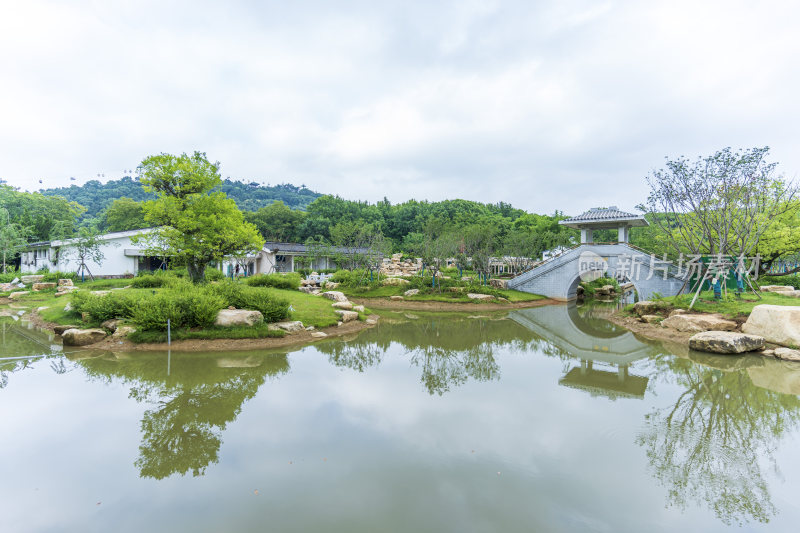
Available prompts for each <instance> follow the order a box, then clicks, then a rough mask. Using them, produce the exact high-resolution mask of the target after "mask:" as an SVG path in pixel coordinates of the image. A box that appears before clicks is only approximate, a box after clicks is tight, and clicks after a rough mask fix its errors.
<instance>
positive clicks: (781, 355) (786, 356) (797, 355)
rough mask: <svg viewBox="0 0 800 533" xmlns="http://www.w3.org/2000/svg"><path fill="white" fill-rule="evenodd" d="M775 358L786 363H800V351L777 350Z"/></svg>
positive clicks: (789, 349)
mask: <svg viewBox="0 0 800 533" xmlns="http://www.w3.org/2000/svg"><path fill="white" fill-rule="evenodd" d="M774 356H775V357H777V358H778V359H783V360H784V361H800V350H793V349H791V348H775V352H774Z"/></svg>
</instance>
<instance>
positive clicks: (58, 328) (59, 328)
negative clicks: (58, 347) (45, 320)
mask: <svg viewBox="0 0 800 533" xmlns="http://www.w3.org/2000/svg"><path fill="white" fill-rule="evenodd" d="M68 329H79V328H78V326H53V331H54V332H55V334H56V335H63V334H64V332H65V331H67V330H68Z"/></svg>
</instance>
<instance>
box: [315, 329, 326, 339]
mask: <svg viewBox="0 0 800 533" xmlns="http://www.w3.org/2000/svg"><path fill="white" fill-rule="evenodd" d="M311 336H312V337H314V338H315V339H321V338H323V337H327V336H328V334H327V333H325V332H324V331H315V332H313V333H312V334H311Z"/></svg>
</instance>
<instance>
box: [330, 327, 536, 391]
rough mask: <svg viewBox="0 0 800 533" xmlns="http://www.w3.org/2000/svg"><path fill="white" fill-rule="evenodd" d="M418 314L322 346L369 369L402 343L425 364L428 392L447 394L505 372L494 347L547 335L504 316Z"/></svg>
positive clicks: (339, 359)
mask: <svg viewBox="0 0 800 533" xmlns="http://www.w3.org/2000/svg"><path fill="white" fill-rule="evenodd" d="M412 316H413V319H406V320H392V319H391V318H390V319H389V320H385V321H384V322H383V323H382V324H381V327H380V328H377V329H373V330H369V331H366V332H364V333H363V334H361V335H360V336H358V337H357V338H355V339H353V340H350V341H349V342H331V343H326V344H321V345H318V346H317V349H318V350H319V351H321V352H323V353H325V354H327V355H328V358H329V360H330V362H331V363H332V364H334V365H336V366H340V367H346V368H350V369H352V370H356V371H358V372H363V371H364V370H365V369H366V368H369V367H374V366H377V365H378V364H380V362H381V358H382V357H383V354H385V353H386V352H387V350H388V349H389V346H390V345H392V344H395V343H396V344H399V345H401V346H402V347H403V348H404V349H405V352H406V354H407V355H408V357H409V362H410V363H411V364H412V365H413V366H415V367H417V368H419V369H420V372H421V376H420V382H421V383H422V385H423V387H424V388H425V390H426V391H427V392H428V394H431V395H434V394H435V395H440V396H441V395H443V394H444V393H445V392H448V391H450V390H452V389H453V388H454V387H458V386H460V385H463V384H464V383H466V382H467V381H468V380H469V379H473V380H475V381H492V380H497V379H499V378H500V367H499V365H498V363H497V361H496V359H495V357H494V350H495V349H497V348H498V347H500V346H513V347H514V348H516V349H520V348H522V347H525V348H527V347H528V344H529V343H530V342H535V343H538V342H540V341H541V339H539V338H538V337H537V336H536V335H535V334H533V333H532V332H530V331H527V330H526V329H525V328H523V327H520V326H519V325H518V324H516V323H514V322H511V321H508V320H505V319H504V317H503V316H493V317H488V316H472V317H467V316H465V315H452V316H445V317H442V316H441V315H436V316H431V315H425V314H421V316H420V315H412Z"/></svg>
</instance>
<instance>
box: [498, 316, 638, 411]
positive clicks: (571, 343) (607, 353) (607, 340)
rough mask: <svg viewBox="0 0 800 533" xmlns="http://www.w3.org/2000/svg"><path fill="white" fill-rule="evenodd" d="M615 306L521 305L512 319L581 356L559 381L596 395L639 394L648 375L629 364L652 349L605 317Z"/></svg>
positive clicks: (619, 395)
mask: <svg viewBox="0 0 800 533" xmlns="http://www.w3.org/2000/svg"><path fill="white" fill-rule="evenodd" d="M613 310H614V307H611V306H597V305H584V306H577V305H575V304H570V305H558V306H545V307H537V308H532V309H520V310H516V311H512V312H511V313H509V315H508V318H509V319H511V320H513V321H515V322H517V323H518V324H520V325H521V326H523V327H525V328H527V329H529V330H531V331H533V332H534V333H535V334H536V335H538V336H539V337H542V338H544V339H547V340H548V341H549V342H551V343H552V344H554V345H555V346H557V347H558V348H559V349H560V350H561V351H563V352H565V353H567V354H569V355H570V356H572V357H574V358H576V359H579V360H580V364H579V365H578V366H572V367H571V368H570V369H569V370H568V371H567V372H566V373H565V374H564V376H562V377H561V379H559V381H558V383H559V384H560V385H563V386H565V387H571V388H575V389H582V390H586V391H588V392H589V393H591V394H592V395H593V396H598V395H599V396H606V397H609V398H612V399H616V398H620V397H622V398H639V399H641V398H644V393H645V391H646V390H647V383H648V378H647V377H643V376H637V375H634V374H632V373H631V372H630V367H631V365H633V363H635V362H636V361H638V360H640V359H646V358H647V357H649V356H650V355H651V354H652V352H653V348H652V346H649V345H647V344H645V343H643V342H641V341H640V340H638V339H637V338H636V337H634V335H633V333H631V332H630V331H628V330H626V329H624V328H622V327H619V326H617V325H615V324H613V323H611V322H608V321H607V320H606V319H605V318H606V317H607V316H608V315H609V314H610V313H611V312H613ZM597 367H600V368H597Z"/></svg>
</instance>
